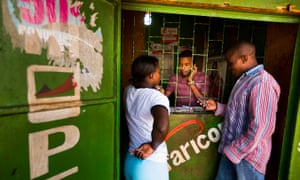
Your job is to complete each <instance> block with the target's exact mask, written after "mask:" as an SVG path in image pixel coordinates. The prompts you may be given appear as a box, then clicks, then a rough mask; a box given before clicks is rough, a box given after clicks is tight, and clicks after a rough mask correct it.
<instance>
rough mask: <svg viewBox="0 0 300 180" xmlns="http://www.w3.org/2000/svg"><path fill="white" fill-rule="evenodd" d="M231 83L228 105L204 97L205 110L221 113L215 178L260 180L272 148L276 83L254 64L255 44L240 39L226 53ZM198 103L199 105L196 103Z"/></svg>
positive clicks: (275, 108) (277, 98)
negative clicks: (233, 79)
mask: <svg viewBox="0 0 300 180" xmlns="http://www.w3.org/2000/svg"><path fill="white" fill-rule="evenodd" d="M226 58H227V62H228V66H229V70H230V71H231V72H232V74H233V75H234V76H235V77H238V80H237V82H236V83H235V85H234V87H233V89H232V91H231V94H230V97H229V100H228V104H227V105H225V104H221V103H219V102H215V101H214V100H211V99H209V100H207V104H208V106H207V107H206V110H214V111H215V115H222V116H224V122H223V127H222V138H221V141H220V145H219V152H220V153H222V157H221V160H220V164H219V169H218V173H217V176H216V179H217V180H221V179H230V180H233V179H239V180H240V179H264V176H265V173H266V166H267V163H268V161H269V158H270V154H271V148H272V134H273V133H274V130H275V122H276V112H277V108H278V107H277V103H278V100H279V96H280V86H279V85H278V83H277V82H276V80H275V79H274V78H273V77H272V76H271V75H270V74H269V73H268V72H267V71H265V70H264V66H263V65H259V64H258V63H257V60H256V57H255V46H254V45H253V44H251V43H249V42H240V43H238V44H237V45H235V46H234V47H232V48H231V49H229V50H228V51H227V53H226ZM200 105H201V104H200Z"/></svg>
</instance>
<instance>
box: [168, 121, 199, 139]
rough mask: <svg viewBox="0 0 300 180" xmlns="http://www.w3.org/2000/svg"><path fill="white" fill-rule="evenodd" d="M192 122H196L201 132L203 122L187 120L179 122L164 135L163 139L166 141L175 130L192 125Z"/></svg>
mask: <svg viewBox="0 0 300 180" xmlns="http://www.w3.org/2000/svg"><path fill="white" fill-rule="evenodd" d="M192 124H196V125H198V126H199V132H200V133H201V132H202V131H203V130H204V124H203V123H202V122H201V121H199V120H188V121H186V122H183V123H181V124H179V125H178V126H176V127H175V128H173V129H172V130H171V131H170V132H169V133H168V134H167V136H166V138H165V141H167V140H168V139H169V138H170V137H172V136H173V135H174V134H175V133H176V132H178V131H179V130H181V129H183V128H184V127H186V126H189V125H192Z"/></svg>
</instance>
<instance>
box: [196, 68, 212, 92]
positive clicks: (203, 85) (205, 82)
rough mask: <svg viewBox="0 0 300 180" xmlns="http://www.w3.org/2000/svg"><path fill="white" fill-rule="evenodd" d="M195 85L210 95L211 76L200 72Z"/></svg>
mask: <svg viewBox="0 0 300 180" xmlns="http://www.w3.org/2000/svg"><path fill="white" fill-rule="evenodd" d="M194 81H195V84H196V86H197V88H198V90H199V91H200V92H201V93H204V94H205V95H208V93H209V76H207V75H206V74H205V73H202V72H198V73H197V75H196V77H195V78H194Z"/></svg>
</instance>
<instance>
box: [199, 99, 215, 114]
mask: <svg viewBox="0 0 300 180" xmlns="http://www.w3.org/2000/svg"><path fill="white" fill-rule="evenodd" d="M200 105H201V104H200ZM216 109H217V102H216V101H215V100H213V99H208V100H206V108H205V110H208V111H215V110H216Z"/></svg>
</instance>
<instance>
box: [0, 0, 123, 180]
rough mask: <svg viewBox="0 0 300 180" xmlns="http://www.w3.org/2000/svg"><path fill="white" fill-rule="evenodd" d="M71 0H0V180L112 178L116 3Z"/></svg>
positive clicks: (116, 111)
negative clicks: (76, 0)
mask: <svg viewBox="0 0 300 180" xmlns="http://www.w3.org/2000/svg"><path fill="white" fill-rule="evenodd" d="M74 2H75V1H72V0H60V1H55V0H54V1H53V0H31V1H13V0H1V5H0V6H1V13H0V24H1V26H0V32H1V34H0V57H1V58H0V77H1V86H0V147H1V148H0V161H1V163H0V179H22V180H24V179H62V178H64V179H118V178H119V177H118V176H119V173H118V171H119V156H118V154H119V153H118V151H119V135H118V134H119V129H118V127H119V125H118V124H119V121H118V119H119V83H118V82H119V64H118V62H119V58H120V57H119V42H120V40H119V29H120V28H119V16H120V3H119V1H118V0H113V1H106V0H82V1H80V2H81V3H78V4H76V3H74ZM78 2H79V1H78ZM78 10H79V11H78ZM68 78H69V79H68Z"/></svg>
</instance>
